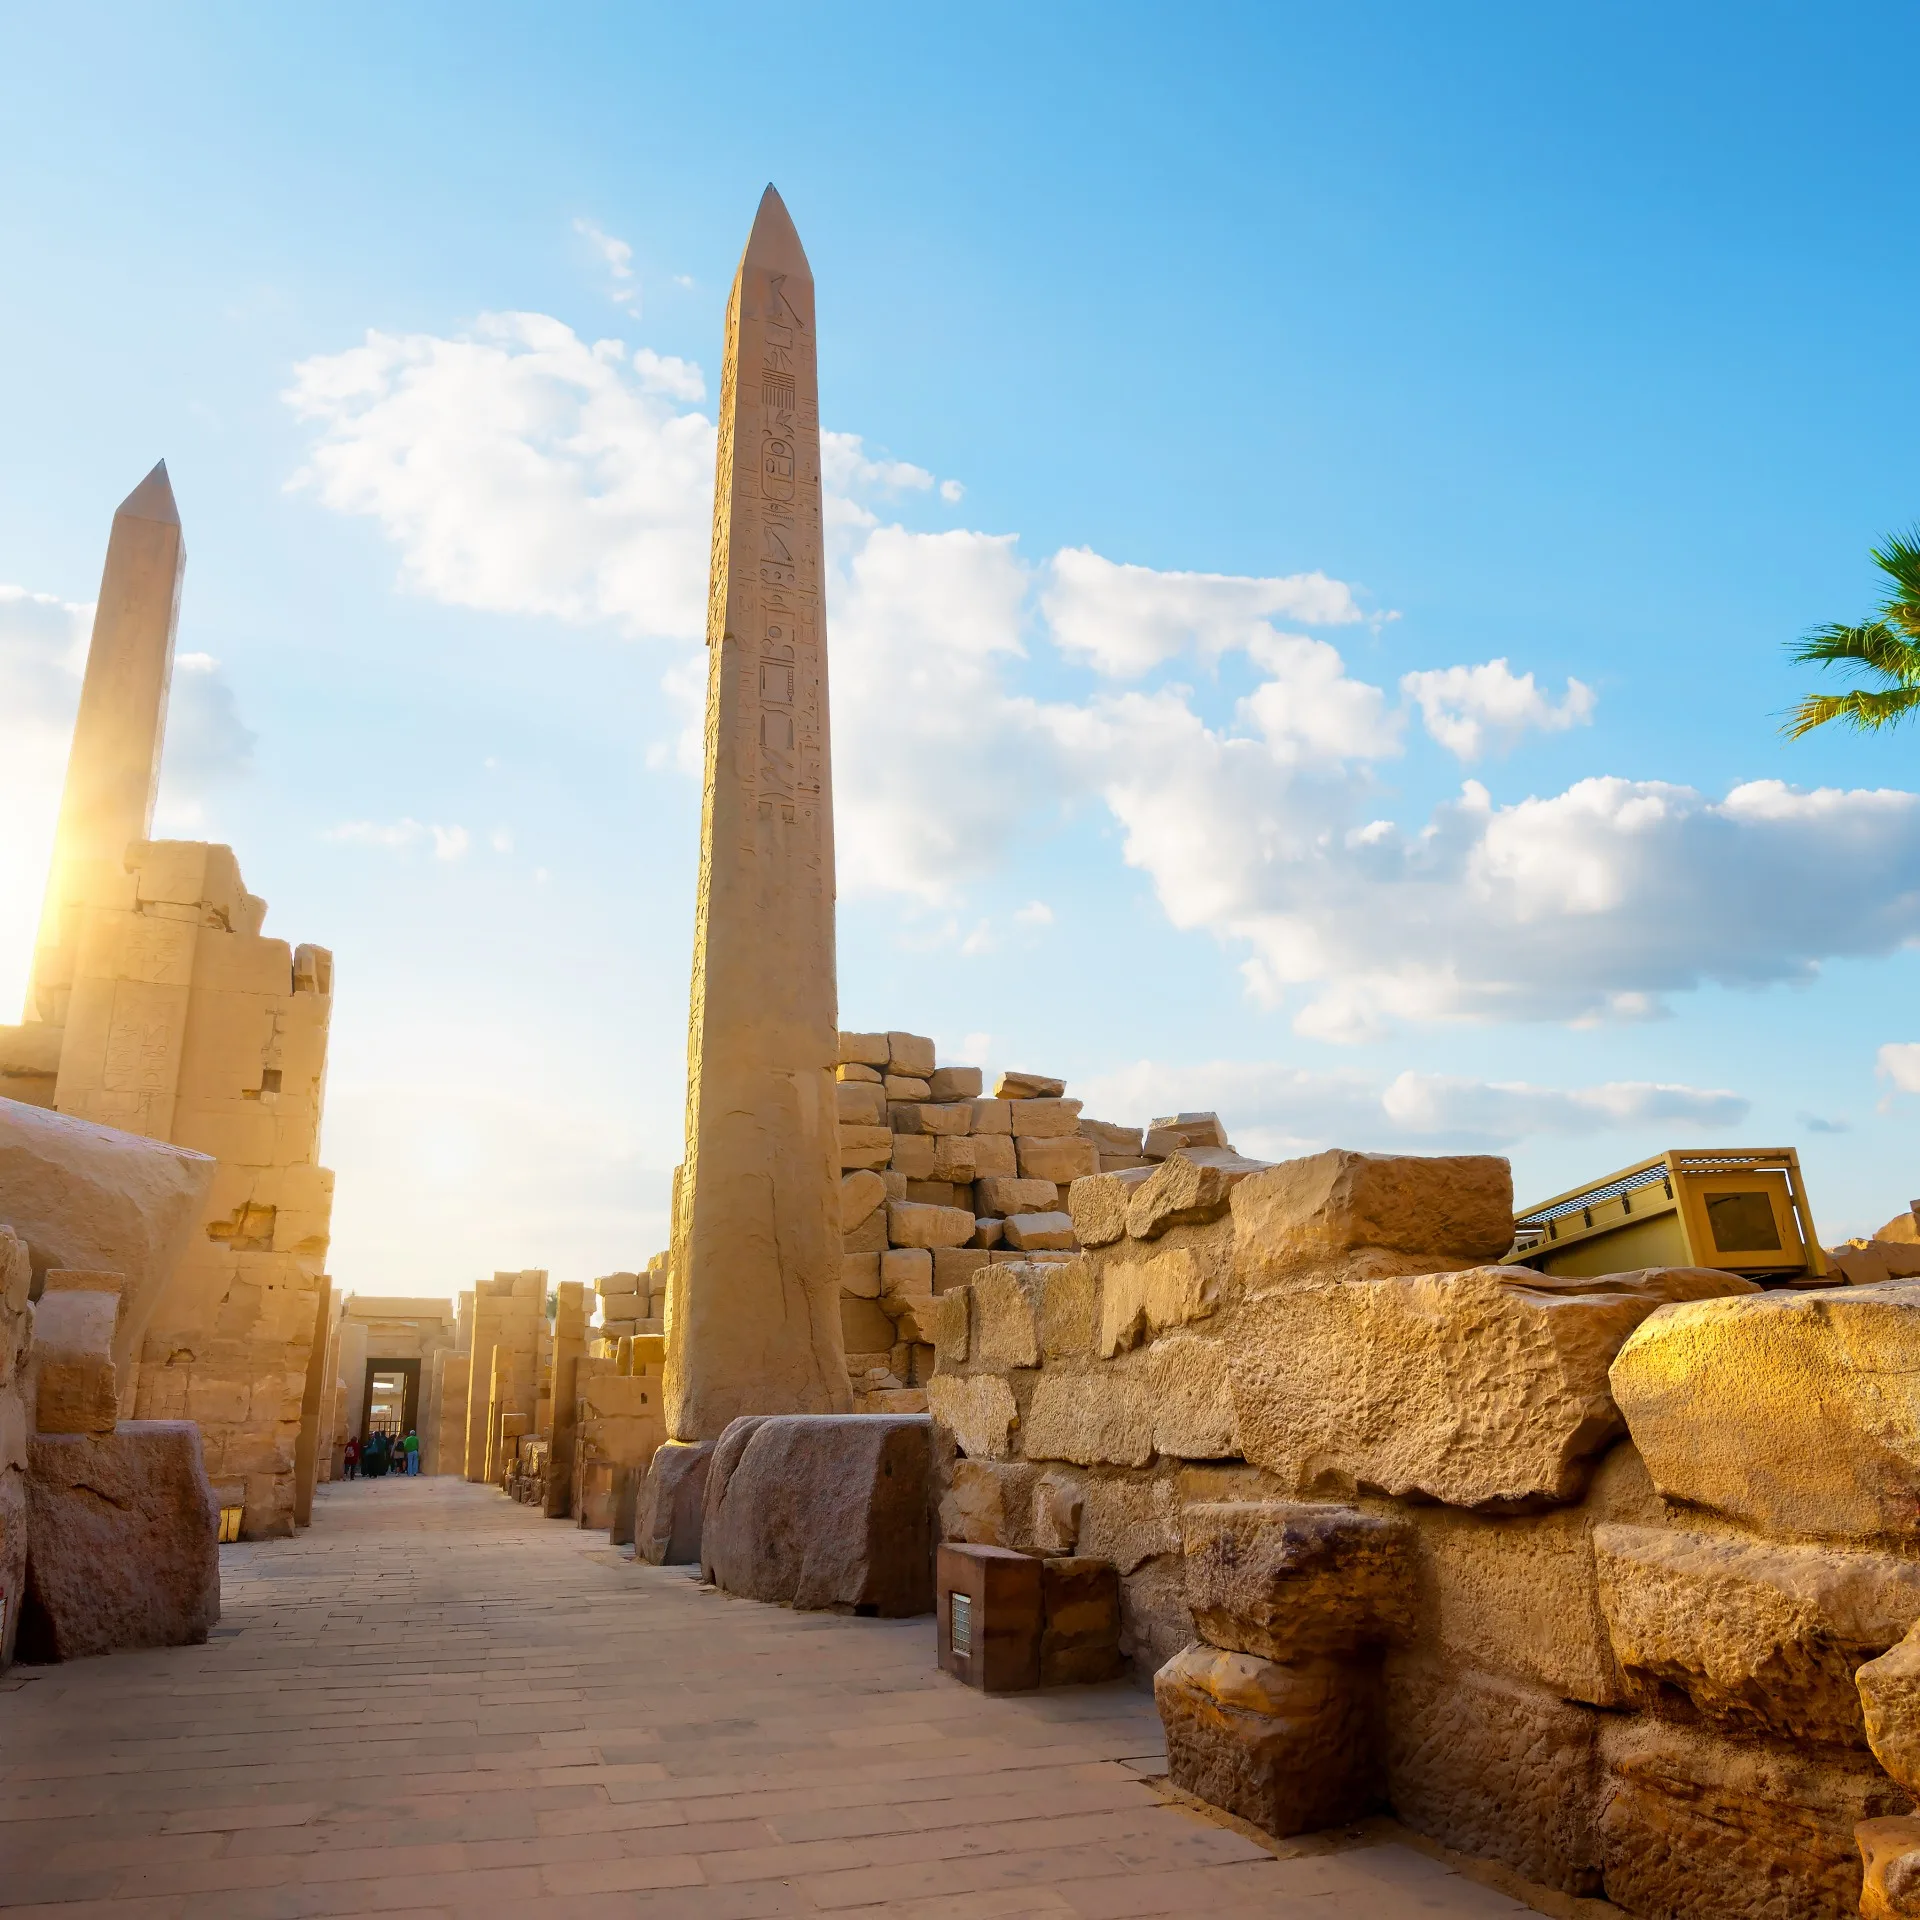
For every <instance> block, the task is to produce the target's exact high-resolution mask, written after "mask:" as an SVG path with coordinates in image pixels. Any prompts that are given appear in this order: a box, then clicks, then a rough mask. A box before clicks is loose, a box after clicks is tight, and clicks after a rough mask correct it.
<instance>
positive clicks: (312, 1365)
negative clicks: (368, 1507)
mask: <svg viewBox="0 0 1920 1920" xmlns="http://www.w3.org/2000/svg"><path fill="white" fill-rule="evenodd" d="M332 1305H333V1282H332V1281H331V1280H329V1279H328V1278H326V1276H325V1275H322V1276H321V1280H320V1291H319V1293H318V1294H317V1295H316V1296H315V1297H314V1302H313V1338H312V1339H311V1340H310V1341H309V1342H308V1344H307V1377H306V1384H305V1386H304V1387H303V1388H302V1390H301V1394H300V1432H299V1436H298V1438H297V1439H296V1440H295V1441H294V1451H293V1524H294V1525H295V1526H296V1527H310V1526H312V1525H313V1482H314V1477H315V1475H316V1473H317V1472H318V1467H319V1459H320V1396H321V1390H322V1388H323V1387H324V1386H325V1384H326V1377H327V1310H328V1308H330V1307H331V1306H332Z"/></svg>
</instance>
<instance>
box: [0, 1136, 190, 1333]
mask: <svg viewBox="0 0 1920 1920" xmlns="http://www.w3.org/2000/svg"><path fill="white" fill-rule="evenodd" d="M213 1175H214V1163H213V1161H212V1160H210V1159H207V1158H206V1157H204V1156H203V1155H201V1154H197V1153H191V1152H188V1151H187V1150H185V1149H184V1148H181V1147H175V1146H168V1145H166V1144H165V1143H164V1142H162V1141H159V1140H148V1139H144V1138H142V1137H140V1136H138V1135H135V1134H130V1133H122V1132H120V1131H118V1130H117V1129H116V1128H113V1127H102V1126H95V1125H93V1124H91V1123H90V1122H88V1121H85V1120H76V1119H73V1118H71V1117H69V1116H68V1115H66V1114H62V1113H52V1112H49V1111H48V1110H47V1109H46V1108H44V1107H30V1106H24V1105H22V1104H21V1103H20V1102H19V1101H17V1100H0V1220H5V1221H6V1222H7V1224H9V1225H10V1226H11V1227H12V1228H13V1229H14V1231H15V1232H16V1233H18V1234H19V1236H20V1238H21V1239H23V1240H24V1241H26V1242H27V1244H28V1245H29V1246H31V1247H32V1248H33V1250H34V1253H35V1256H36V1258H37V1259H38V1260H39V1261H40V1262H41V1263H42V1264H43V1265H45V1266H50V1267H65V1268H72V1269H78V1270H82V1271H87V1272H109V1273H119V1274H124V1275H125V1276H126V1279H127V1297H126V1299H127V1304H126V1311H125V1312H124V1314H123V1315H122V1316H121V1320H120V1324H119V1327H118V1330H117V1332H116V1334H115V1337H114V1348H113V1358H114V1362H115V1364H116V1365H117V1366H122V1367H124V1366H126V1365H127V1363H128V1362H129V1361H130V1360H131V1359H132V1358H133V1357H134V1355H135V1354H137V1353H138V1352H139V1350H140V1342H141V1340H142V1339H143V1338H144V1336H145V1334H146V1330H147V1325H148V1322H149V1321H150V1320H151V1319H152V1317H153V1313H154V1310H155V1308H156V1307H157V1306H158V1304H159V1302H160V1298H161V1295H162V1294H163V1293H164V1292H165V1291H166V1288H167V1285H168V1283H169V1281H170V1280H171V1279H172V1278H173V1275H174V1271H175V1269H176V1267H177V1266H178V1265H179V1263H180V1261H181V1258H182V1256H183V1255H184V1254H185V1253H186V1251H187V1248H188V1246H189V1245H190V1244H191V1243H192V1241H193V1239H194V1237H195V1235H194V1229H195V1228H196V1226H198V1224H199V1222H200V1218H201V1208H202V1206H203V1204H204V1202H205V1200H206V1196H207V1192H208V1189H209V1187H210V1186H211V1185H212V1182H213Z"/></svg>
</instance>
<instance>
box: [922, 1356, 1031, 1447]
mask: <svg viewBox="0 0 1920 1920" xmlns="http://www.w3.org/2000/svg"><path fill="white" fill-rule="evenodd" d="M927 1406H928V1409H929V1411H930V1412H931V1413H932V1415H933V1417H934V1419H935V1420H936V1421H938V1422H939V1424H940V1425H941V1426H942V1427H944V1428H945V1429H946V1430H947V1431H948V1432H950V1433H951V1434H952V1435H953V1438H954V1441H955V1443H956V1444H957V1445H958V1446H959V1448H960V1451H961V1452H962V1453H964V1454H967V1455H968V1456H969V1457H970V1458H972V1459H975V1460H1004V1459H1005V1458H1006V1457H1007V1455H1008V1454H1009V1453H1010V1452H1011V1451H1012V1440H1011V1435H1012V1432H1013V1428H1014V1425H1015V1423H1016V1422H1017V1421H1018V1420H1019V1418H1020V1415H1019V1410H1018V1409H1017V1408H1016V1407H1015V1405H1014V1400H1013V1389H1012V1388H1011V1387H1010V1386H1008V1384H1007V1382H1006V1380H1005V1379H1004V1378H1003V1377H1002V1376H1001V1375H1000V1374H997V1373H976V1374H972V1375H970V1376H967V1377H965V1378H962V1377H960V1376H958V1375H954V1374H948V1373H936V1374H935V1375H934V1376H933V1378H932V1379H931V1380H930V1381H928V1383H927Z"/></svg>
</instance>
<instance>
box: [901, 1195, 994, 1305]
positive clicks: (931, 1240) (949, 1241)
mask: <svg viewBox="0 0 1920 1920" xmlns="http://www.w3.org/2000/svg"><path fill="white" fill-rule="evenodd" d="M887 1238H888V1239H889V1240H891V1241H892V1242H893V1244H894V1245H895V1246H896V1247H926V1248H931V1247H964V1246H965V1245H966V1244H967V1242H968V1241H969V1240H971V1239H972V1238H973V1215H972V1214H971V1213H970V1212H969V1211H968V1210H967V1209H966V1208H965V1207H928V1206H920V1205H917V1204H916V1203H915V1202H913V1201H911V1200H889V1201H888V1202H887ZM928 1284H929V1285H931V1284H932V1272H931V1269H929V1272H928Z"/></svg>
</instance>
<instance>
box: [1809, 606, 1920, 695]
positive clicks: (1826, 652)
mask: <svg viewBox="0 0 1920 1920" xmlns="http://www.w3.org/2000/svg"><path fill="white" fill-rule="evenodd" d="M1787 651H1788V656H1789V658H1791V659H1792V660H1793V661H1794V662H1795V663H1796V664H1797V665H1814V666H1823V667H1826V666H1848V667H1852V668H1854V669H1855V670H1856V671H1859V672H1862V673H1877V674H1879V675H1880V676H1881V677H1882V678H1883V679H1886V680H1891V681H1893V682H1894V683H1895V684H1896V685H1897V686H1903V687H1912V686H1920V643H1916V642H1915V641H1912V640H1908V639H1906V638H1904V637H1903V636H1902V635H1900V634H1898V633H1895V632H1894V630H1893V629H1892V628H1891V627H1890V626H1888V625H1887V624H1886V622H1885V621H1884V620H1870V621H1868V622H1867V624H1866V625H1865V626H1861V627H1849V626H1844V625H1841V624H1839V623H1835V624H1834V625H1832V626H1826V627H1815V628H1814V629H1813V631H1812V632H1810V633H1805V634H1802V635H1801V637H1800V638H1799V639H1798V640H1797V641H1794V642H1793V643H1792V644H1791V645H1790V646H1789V647H1788V649H1787Z"/></svg>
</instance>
